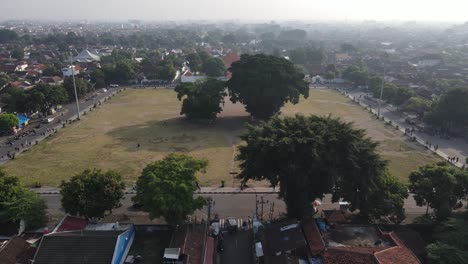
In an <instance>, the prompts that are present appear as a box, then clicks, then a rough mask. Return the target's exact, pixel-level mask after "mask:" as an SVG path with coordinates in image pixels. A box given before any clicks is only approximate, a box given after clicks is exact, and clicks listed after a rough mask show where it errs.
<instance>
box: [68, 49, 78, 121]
mask: <svg viewBox="0 0 468 264" xmlns="http://www.w3.org/2000/svg"><path fill="white" fill-rule="evenodd" d="M70 69H71V71H72V77H73V88H74V89H75V101H76V119H77V120H80V103H79V102H78V93H77V92H76V82H75V68H74V67H73V53H72V52H70Z"/></svg>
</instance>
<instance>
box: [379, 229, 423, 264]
mask: <svg viewBox="0 0 468 264" xmlns="http://www.w3.org/2000/svg"><path fill="white" fill-rule="evenodd" d="M388 236H389V237H390V238H391V239H392V240H393V242H395V244H396V246H394V247H391V248H388V249H386V250H382V251H380V252H377V253H376V254H375V258H376V259H377V262H378V263H379V264H420V263H421V262H420V261H419V260H418V258H417V257H416V256H415V255H414V254H413V252H411V250H409V249H408V248H407V247H406V246H405V244H403V242H402V241H401V240H400V239H399V238H398V236H397V235H396V234H395V233H393V232H391V233H389V234H388Z"/></svg>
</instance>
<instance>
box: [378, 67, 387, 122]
mask: <svg viewBox="0 0 468 264" xmlns="http://www.w3.org/2000/svg"><path fill="white" fill-rule="evenodd" d="M384 82H385V62H384V63H383V76H382V86H381V87H380V98H379V105H378V109H377V117H378V118H380V105H381V104H382V96H383V88H384Z"/></svg>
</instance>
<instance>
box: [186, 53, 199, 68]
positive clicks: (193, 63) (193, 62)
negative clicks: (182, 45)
mask: <svg viewBox="0 0 468 264" xmlns="http://www.w3.org/2000/svg"><path fill="white" fill-rule="evenodd" d="M185 59H186V60H187V61H188V66H189V67H190V69H191V70H192V71H194V72H198V71H200V70H201V65H202V63H203V61H202V59H201V58H200V55H198V53H196V52H193V53H190V54H188V55H187V57H186V58H185Z"/></svg>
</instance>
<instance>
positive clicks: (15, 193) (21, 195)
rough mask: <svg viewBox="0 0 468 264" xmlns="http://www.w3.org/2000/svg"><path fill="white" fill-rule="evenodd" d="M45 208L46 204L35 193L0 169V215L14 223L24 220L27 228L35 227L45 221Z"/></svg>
mask: <svg viewBox="0 0 468 264" xmlns="http://www.w3.org/2000/svg"><path fill="white" fill-rule="evenodd" d="M45 210H46V205H45V203H44V201H43V200H42V199H41V198H40V197H39V196H38V195H37V194H35V193H33V192H32V191H30V190H28V189H26V188H24V187H23V186H21V184H20V182H19V180H18V178H16V177H12V176H8V175H6V174H5V173H4V172H3V171H2V170H0V215H2V216H4V217H5V219H6V220H8V221H12V222H14V223H16V224H19V222H20V221H21V220H24V221H25V222H26V227H27V228H37V227H40V226H42V225H44V224H45V223H46V222H47V217H46V212H45Z"/></svg>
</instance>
